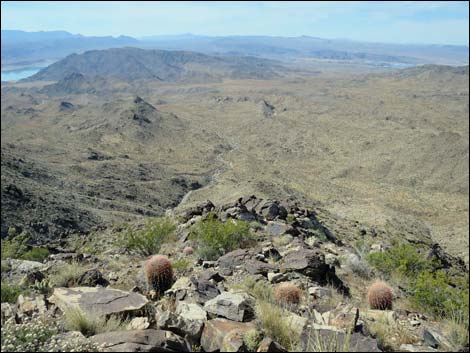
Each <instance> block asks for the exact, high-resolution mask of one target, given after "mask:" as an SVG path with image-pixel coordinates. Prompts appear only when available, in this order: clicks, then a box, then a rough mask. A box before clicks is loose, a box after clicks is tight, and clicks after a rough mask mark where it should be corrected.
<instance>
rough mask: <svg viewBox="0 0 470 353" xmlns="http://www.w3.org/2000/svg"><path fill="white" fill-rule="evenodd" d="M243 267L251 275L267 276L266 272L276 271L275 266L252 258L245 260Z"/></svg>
mask: <svg viewBox="0 0 470 353" xmlns="http://www.w3.org/2000/svg"><path fill="white" fill-rule="evenodd" d="M245 269H246V270H247V271H248V272H249V273H251V274H252V275H263V276H267V274H268V272H277V271H278V268H277V266H274V265H271V264H268V263H266V262H262V261H258V260H253V259H249V260H247V261H246V262H245Z"/></svg>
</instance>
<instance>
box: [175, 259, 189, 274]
mask: <svg viewBox="0 0 470 353" xmlns="http://www.w3.org/2000/svg"><path fill="white" fill-rule="evenodd" d="M171 264H172V265H173V269H174V270H175V271H184V270H186V269H187V268H188V266H189V265H190V264H191V260H188V259H184V258H183V259H179V260H176V261H173V262H172V263H171Z"/></svg>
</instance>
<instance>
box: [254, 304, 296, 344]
mask: <svg viewBox="0 0 470 353" xmlns="http://www.w3.org/2000/svg"><path fill="white" fill-rule="evenodd" d="M287 314H288V312H287V311H285V309H282V308H281V307H279V306H277V305H275V304H271V303H267V302H264V301H258V302H257V304H256V317H257V319H258V321H259V323H260V325H261V327H262V328H263V330H264V331H265V332H266V335H267V336H268V337H271V338H272V339H273V340H275V341H277V342H279V344H281V345H282V346H283V347H285V348H287V349H288V350H290V351H296V348H297V345H298V344H299V341H300V332H296V330H295V329H294V328H293V327H292V325H291V324H290V323H289V321H288V320H279V318H285V317H286V315H287Z"/></svg>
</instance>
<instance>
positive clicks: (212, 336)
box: [201, 318, 256, 352]
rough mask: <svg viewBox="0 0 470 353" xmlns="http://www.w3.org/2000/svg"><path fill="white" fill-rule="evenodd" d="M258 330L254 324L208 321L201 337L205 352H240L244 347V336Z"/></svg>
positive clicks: (219, 320)
mask: <svg viewBox="0 0 470 353" xmlns="http://www.w3.org/2000/svg"><path fill="white" fill-rule="evenodd" d="M253 329H256V325H255V324H254V323H252V322H234V321H230V320H226V319H220V318H218V319H213V320H209V321H207V323H206V325H205V327H204V330H203V332H202V336H201V347H202V348H203V349H204V351H205V352H216V351H221V352H238V351H240V349H241V348H242V346H243V336H244V335H245V334H246V333H247V332H248V331H250V330H253Z"/></svg>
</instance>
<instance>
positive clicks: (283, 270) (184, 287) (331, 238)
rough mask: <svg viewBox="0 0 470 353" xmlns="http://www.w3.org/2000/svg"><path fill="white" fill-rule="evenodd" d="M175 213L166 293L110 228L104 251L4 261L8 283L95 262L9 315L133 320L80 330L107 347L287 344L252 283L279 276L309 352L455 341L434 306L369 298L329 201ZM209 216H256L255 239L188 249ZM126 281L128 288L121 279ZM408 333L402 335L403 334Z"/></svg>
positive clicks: (241, 203) (11, 308)
mask: <svg viewBox="0 0 470 353" xmlns="http://www.w3.org/2000/svg"><path fill="white" fill-rule="evenodd" d="M167 213H168V216H169V217H172V218H174V219H177V220H178V222H179V225H178V227H177V230H176V235H177V237H178V240H177V241H176V243H171V244H169V246H168V247H163V248H162V250H161V253H162V254H166V255H168V256H169V258H170V259H171V261H172V262H173V263H174V264H175V263H177V262H178V261H181V260H186V261H187V266H186V267H184V268H182V269H178V270H177V271H176V275H175V278H174V282H173V285H172V287H171V288H170V289H169V290H167V291H166V292H165V293H162V296H161V297H157V298H156V297H155V296H154V293H152V291H151V290H149V289H148V288H147V286H146V284H145V280H144V277H143V273H142V264H143V261H142V260H143V259H142V257H140V256H137V255H135V254H133V253H131V252H126V251H123V249H119V248H113V247H110V246H109V243H107V242H106V241H107V239H106V237H105V236H103V239H102V240H103V241H104V243H101V246H102V247H103V249H106V250H104V251H103V252H101V253H99V252H97V253H96V254H87V253H84V251H77V249H82V250H83V249H84V248H83V246H76V247H75V248H71V247H69V248H61V249H59V248H58V249H56V252H57V253H56V254H54V255H50V256H49V258H47V259H46V260H45V261H44V263H38V262H34V261H25V260H13V259H10V260H6V261H2V282H3V281H6V282H11V283H15V282H18V281H21V282H28V281H29V282H33V283H35V282H34V281H36V279H37V278H43V279H44V278H48V277H49V276H50V275H51V274H52V273H54V271H57V269H58V268H60V267H61V266H64V264H67V263H71V262H75V263H79V264H80V266H81V267H83V268H89V269H88V270H86V271H85V272H84V273H82V275H81V276H80V277H79V278H78V279H77V280H76V281H75V283H73V284H70V285H68V287H69V288H64V287H56V288H50V290H49V292H48V293H47V294H37V293H36V294H31V295H26V294H25V295H20V297H19V298H18V300H17V302H16V304H10V303H2V308H1V316H2V325H3V324H4V323H5V322H6V321H7V320H10V322H11V321H12V320H13V321H14V322H16V323H18V324H19V323H22V322H23V321H25V320H27V318H28V317H30V316H31V315H33V314H39V315H45V316H46V317H47V318H48V320H52V321H54V320H60V319H61V318H62V316H63V315H64V313H65V312H66V311H67V310H68V309H70V308H74V309H78V310H80V311H82V312H84V313H86V315H91V314H92V313H93V314H94V315H98V316H105V317H108V316H109V315H117V316H119V317H121V318H126V319H127V321H126V322H127V326H126V328H125V329H124V330H121V331H113V332H104V333H99V334H95V335H92V336H89V337H85V336H83V335H82V334H81V333H79V332H75V333H74V334H73V335H75V336H77V335H78V336H79V337H80V339H82V340H84V341H87V342H91V343H96V344H98V345H99V346H100V347H101V348H100V349H103V350H104V351H111V352H120V351H130V352H137V351H180V352H185V351H195V350H198V351H204V352H215V351H232V352H238V351H252V350H256V351H258V352H267V351H272V352H283V351H287V350H292V349H293V346H290V347H287V346H283V345H282V344H281V343H280V342H278V341H276V337H271V336H270V335H269V330H268V329H267V328H266V326H265V325H263V320H264V319H263V314H262V311H260V310H261V309H260V307H261V305H262V304H261V303H262V301H261V302H260V298H259V296H258V295H257V294H256V292H254V291H252V290H250V289H253V288H257V287H256V286H261V287H262V288H268V289H269V288H276V286H277V285H278V284H279V283H284V282H289V283H292V284H294V285H295V286H297V287H298V288H299V289H300V290H301V291H302V293H303V297H302V300H301V302H300V303H299V304H295V305H288V306H283V307H282V315H283V317H282V318H279V317H278V318H276V320H282V321H285V323H287V326H288V327H290V328H291V330H292V334H293V335H295V336H298V337H299V338H298V341H297V342H296V346H295V348H296V349H297V350H301V351H311V350H312V349H314V348H315V349H318V348H319V345H323V344H327V343H328V344H329V343H331V342H333V341H334V344H335V347H336V349H338V348H340V347H345V342H348V349H349V351H357V352H360V351H371V352H379V351H396V350H399V351H405V352H419V351H446V350H450V349H452V348H454V347H455V346H453V343H452V342H451V340H450V338H449V337H448V336H446V334H445V333H443V331H442V328H441V326H440V323H439V322H437V321H435V320H434V319H432V318H431V317H429V316H427V315H424V314H422V313H420V312H417V311H415V310H409V309H405V308H400V307H397V308H394V309H393V310H371V309H368V308H367V307H365V306H364V305H363V304H362V303H361V301H360V297H361V294H359V293H360V290H361V288H360V287H364V285H365V284H366V283H367V281H364V280H360V279H359V277H357V275H356V274H355V273H354V269H353V268H352V265H351V261H350V259H351V258H354V259H359V258H360V257H361V254H360V253H359V252H358V251H357V247H356V246H354V244H353V242H352V238H346V237H342V236H341V232H339V231H338V228H335V227H333V226H331V223H329V222H325V221H324V219H322V216H321V215H320V213H321V210H313V209H309V208H307V207H303V206H300V205H299V204H298V203H296V202H295V201H292V200H284V201H279V200H263V199H260V198H258V197H256V196H254V195H251V196H247V197H242V198H239V199H238V200H236V201H235V202H232V203H230V204H226V205H219V206H216V205H214V204H213V203H212V202H210V201H207V202H205V203H202V204H200V205H197V206H194V207H191V208H187V209H184V210H178V211H176V210H175V211H168V212H167ZM212 215H215V217H217V218H218V219H220V220H221V221H223V222H231V221H232V220H243V221H246V222H251V223H250V225H251V226H250V227H251V232H252V234H253V235H254V236H255V238H256V240H257V241H256V243H255V244H253V246H251V247H248V248H243V249H236V250H234V251H231V252H228V253H226V254H225V255H223V256H221V257H219V258H218V259H217V260H216V261H205V260H203V259H201V258H199V257H198V256H197V255H184V254H183V251H182V249H183V248H185V247H187V246H192V247H196V246H197V244H196V243H195V241H194V239H193V238H192V237H191V236H190V231H191V227H192V226H193V225H194V224H196V223H197V222H199V221H201V220H202V221H203V220H205V219H207V218H208V217H211V216H212ZM330 221H331V220H330ZM349 231H350V232H352V231H353V230H352V229H349ZM356 231H357V234H358V236H360V237H362V238H363V240H364V239H367V240H369V241H372V244H371V245H370V250H371V251H377V252H383V251H387V249H389V247H390V246H391V243H390V242H389V240H390V239H388V240H387V238H386V235H390V234H389V233H387V232H386V231H383V230H376V229H365V228H361V227H359V229H358V230H356ZM102 233H103V234H106V233H105V232H104V231H103V232H102ZM421 243H422V244H424V248H425V249H428V256H431V257H435V258H438V259H439V260H440V263H441V264H442V265H443V267H444V268H445V269H448V270H449V274H450V273H452V271H460V272H467V273H468V270H467V269H466V268H465V266H464V265H463V263H462V262H461V261H460V260H459V259H457V258H454V257H451V256H449V255H448V254H446V253H445V252H443V251H442V250H441V249H440V248H439V247H438V246H436V245H435V244H426V242H425V241H423V240H421ZM94 250H96V249H94ZM4 267H5V268H7V270H6V271H4ZM247 279H250V280H251V281H252V282H251V285H250V284H247ZM253 286H254V287H253ZM122 287H127V289H125V290H122V289H117V288H122ZM362 289H364V288H362ZM394 290H396V291H395V294H394V295H395V297H396V299H400V298H402V297H403V296H404V293H403V292H402V291H401V289H400V287H399V286H397V287H396V288H394ZM269 305H271V304H269ZM276 308H277V306H276ZM273 310H274V309H273ZM276 310H278V309H276ZM279 310H281V309H279ZM383 322H386V323H387V325H389V326H390V327H394V328H397V329H396V330H391V331H390V332H389V334H390V336H391V337H390V339H391V341H394V340H395V341H396V343H397V344H398V346H390V343H389V342H385V341H384V340H383V338H382V336H380V335H378V334H377V333H376V332H375V333H372V330H371V328H372V327H374V326H375V325H377V324H378V323H383ZM255 333H256V334H255ZM405 333H406V339H403V337H402V336H400V335H399V334H403V335H405ZM253 337H254V338H253ZM250 338H251V339H250ZM402 341H403V342H402ZM253 342H254V343H253ZM284 344H285V342H284ZM2 345H3V343H2ZM330 348H331V347H330ZM467 349H468V346H467Z"/></svg>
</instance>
